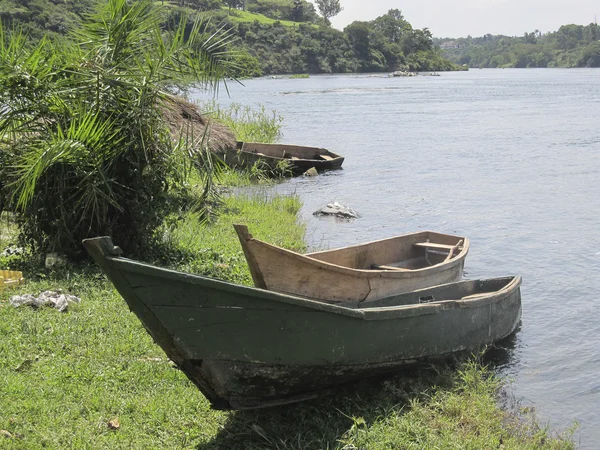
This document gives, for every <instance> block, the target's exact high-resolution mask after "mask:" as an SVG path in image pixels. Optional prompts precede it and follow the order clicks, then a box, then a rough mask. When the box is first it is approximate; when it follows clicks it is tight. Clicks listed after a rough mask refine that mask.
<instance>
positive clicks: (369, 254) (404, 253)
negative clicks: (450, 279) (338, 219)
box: [306, 231, 466, 271]
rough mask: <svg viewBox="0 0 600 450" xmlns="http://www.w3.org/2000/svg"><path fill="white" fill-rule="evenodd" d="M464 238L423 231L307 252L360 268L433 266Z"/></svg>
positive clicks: (452, 255)
mask: <svg viewBox="0 0 600 450" xmlns="http://www.w3.org/2000/svg"><path fill="white" fill-rule="evenodd" d="M465 242H466V240H465V239H464V238H461V237H458V236H451V235H445V234H439V233H434V232H429V231H426V232H422V233H415V234H412V235H406V236H399V237H397V238H392V239H385V240H382V241H375V242H371V243H368V244H362V245H356V246H351V247H344V248H340V249H335V250H328V251H323V252H315V253H308V254H307V255H306V256H309V257H311V258H314V259H318V260H320V261H324V262H328V263H331V264H337V265H339V266H344V267H349V268H351V269H362V270H389V271H407V270H418V269H424V268H427V267H431V266H435V265H438V264H441V263H444V262H447V261H450V260H451V259H452V258H455V257H456V256H457V255H459V254H460V252H461V251H462V250H463V248H464V245H465Z"/></svg>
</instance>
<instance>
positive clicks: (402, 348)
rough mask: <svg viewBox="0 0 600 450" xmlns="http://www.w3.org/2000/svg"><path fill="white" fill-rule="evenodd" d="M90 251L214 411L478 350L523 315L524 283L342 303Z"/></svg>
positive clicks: (303, 395)
mask: <svg viewBox="0 0 600 450" xmlns="http://www.w3.org/2000/svg"><path fill="white" fill-rule="evenodd" d="M84 244H85V245H86V248H87V249H88V250H89V251H90V253H91V254H92V256H93V257H94V259H95V260H96V261H97V262H98V263H99V264H100V266H101V267H102V268H103V270H104V271H105V273H106V274H107V276H108V277H109V279H110V280H111V281H112V282H113V283H114V285H115V286H116V288H117V289H118V291H119V292H120V294H121V295H122V296H123V298H124V299H125V301H126V302H127V303H128V305H129V307H130V309H131V310H132V311H133V312H134V313H135V314H136V315H137V316H138V318H139V319H140V321H141V322H142V323H143V324H144V326H145V328H146V330H147V331H148V332H149V334H150V335H151V336H152V337H153V338H154V340H155V341H156V342H157V343H158V344H159V345H160V346H161V347H162V349H163V350H164V351H165V353H166V354H167V355H168V356H169V358H171V359H172V360H173V361H174V362H175V363H176V364H177V365H178V366H179V367H180V368H181V370H182V371H183V372H184V373H185V374H186V375H187V376H188V377H189V378H190V380H192V381H193V382H194V383H195V384H196V385H197V386H198V388H199V389H200V390H201V391H202V392H203V393H204V395H205V396H206V397H207V398H208V399H209V400H210V402H211V404H212V405H213V407H214V408H217V409H247V408H259V407H266V406H272V405H278V404H284V403H290V402H295V401H300V400H304V399H307V398H311V397H315V396H317V395H319V394H320V393H322V392H323V391H324V390H326V389H328V388H331V387H333V386H336V385H339V384H340V383H346V382H350V381H354V380H359V379H363V378H366V377H371V376H375V375H380V374H384V373H389V372H394V371H396V370H398V369H400V368H402V367H405V366H407V365H410V364H415V363H417V362H421V361H425V360H429V359H435V358H440V357H445V356H447V355H449V354H451V353H454V352H457V351H462V350H467V349H475V348H478V347H481V346H484V345H487V344H491V343H493V342H495V341H497V340H499V339H502V338H504V337H506V336H507V335H509V334H511V333H512V332H513V331H514V330H515V328H516V326H517V324H518V321H519V319H520V316H521V298H520V291H519V285H520V283H521V280H520V278H518V277H511V278H504V279H493V280H491V281H485V282H481V281H463V282H460V283H452V284H450V285H447V286H438V287H435V288H433V289H427V290H424V291H417V292H413V293H410V294H404V295H398V296H393V297H388V298H385V299H380V300H377V301H375V302H373V303H371V304H370V305H371V306H370V307H365V308H347V307H341V306H337V305H332V304H327V303H323V302H317V301H312V300H308V299H303V298H299V297H292V296H288V295H284V294H278V293H275V292H270V291H265V290H262V289H256V288H250V287H245V286H239V285H234V284H231V283H226V282H223V281H218V280H214V279H210V278H205V277H201V276H195V275H190V274H184V273H180V272H175V271H170V270H166V269H161V268H158V267H154V266H150V265H147V264H143V263H139V262H136V261H131V260H128V259H125V258H121V257H119V256H117V253H118V252H117V251H116V248H114V247H113V246H112V243H111V242H110V240H108V241H106V240H102V239H101V238H99V239H91V240H86V241H84ZM472 294H476V297H475V298H470V299H464V298H463V297H465V296H468V295H472ZM429 299H435V301H432V302H429V301H430V300H429ZM425 301H428V302H429V303H423V302H425ZM415 302H416V303H415Z"/></svg>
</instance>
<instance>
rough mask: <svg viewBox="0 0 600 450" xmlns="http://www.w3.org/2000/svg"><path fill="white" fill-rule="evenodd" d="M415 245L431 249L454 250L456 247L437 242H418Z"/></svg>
mask: <svg viewBox="0 0 600 450" xmlns="http://www.w3.org/2000/svg"><path fill="white" fill-rule="evenodd" d="M461 243H462V242H461ZM413 246H415V247H420V248H426V249H430V250H452V249H453V248H455V247H456V245H449V244H438V243H437V242H417V243H415V244H413Z"/></svg>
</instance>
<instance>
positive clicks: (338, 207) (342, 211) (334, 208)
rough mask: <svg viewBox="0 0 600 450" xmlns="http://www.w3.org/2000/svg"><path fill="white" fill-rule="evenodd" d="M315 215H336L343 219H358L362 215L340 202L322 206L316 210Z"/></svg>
mask: <svg viewBox="0 0 600 450" xmlns="http://www.w3.org/2000/svg"><path fill="white" fill-rule="evenodd" d="M313 215H315V216H335V217H339V218H342V219H356V218H357V217H360V215H359V214H358V213H357V212H356V211H354V210H353V209H352V208H348V207H347V206H344V205H342V204H340V203H338V202H333V203H328V204H327V205H325V206H323V207H322V208H320V209H318V210H316V211H315V212H314V213H313Z"/></svg>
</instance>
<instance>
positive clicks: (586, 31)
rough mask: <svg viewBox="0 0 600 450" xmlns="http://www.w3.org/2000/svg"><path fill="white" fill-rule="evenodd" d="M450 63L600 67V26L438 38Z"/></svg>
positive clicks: (484, 65) (568, 26)
mask: <svg viewBox="0 0 600 450" xmlns="http://www.w3.org/2000/svg"><path fill="white" fill-rule="evenodd" d="M435 42H436V44H437V45H439V46H441V48H442V49H443V52H444V56H446V57H447V58H448V59H449V60H451V61H453V62H454V63H456V64H466V65H468V66H469V67H481V68H493V67H503V68H508V67H518V68H525V67H600V27H599V26H598V25H597V24H596V23H590V24H589V25H585V26H583V25H574V24H570V25H563V26H561V27H560V28H559V29H558V30H557V31H554V32H550V33H542V32H540V31H539V30H535V31H532V32H527V33H524V35H523V36H514V37H510V36H503V35H492V34H486V35H484V36H481V37H476V38H473V37H471V36H468V37H466V38H458V39H449V38H446V39H437V40H435Z"/></svg>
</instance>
